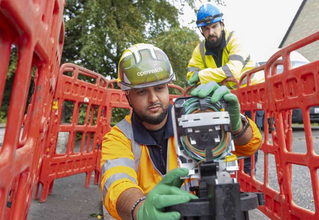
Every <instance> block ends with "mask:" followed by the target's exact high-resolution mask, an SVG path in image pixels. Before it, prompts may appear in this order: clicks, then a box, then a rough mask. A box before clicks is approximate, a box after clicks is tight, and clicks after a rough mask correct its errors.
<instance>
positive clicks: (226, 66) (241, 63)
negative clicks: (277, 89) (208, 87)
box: [187, 30, 264, 88]
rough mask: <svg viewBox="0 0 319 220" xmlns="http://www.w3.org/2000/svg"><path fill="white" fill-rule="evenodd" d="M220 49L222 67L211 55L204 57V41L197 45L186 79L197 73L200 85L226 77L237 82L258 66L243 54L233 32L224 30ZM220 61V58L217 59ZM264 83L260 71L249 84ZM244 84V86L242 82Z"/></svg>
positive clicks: (229, 84) (229, 83)
mask: <svg viewBox="0 0 319 220" xmlns="http://www.w3.org/2000/svg"><path fill="white" fill-rule="evenodd" d="M224 32H225V34H224V36H225V37H224V38H223V40H222V43H221V47H222V50H223V52H222V66H220V67H218V66H217V64H216V62H215V60H214V57H213V55H206V47H205V40H204V41H202V42H201V43H200V44H198V45H197V46H196V48H195V50H194V51H193V55H192V58H191V59H190V61H189V63H188V69H187V72H188V73H187V79H188V80H189V79H190V78H191V77H192V76H193V74H194V73H195V72H197V73H198V76H199V79H200V83H201V84H202V83H204V84H206V83H208V82H209V81H215V82H217V83H220V82H222V81H223V80H225V79H226V78H228V77H234V78H235V79H237V80H239V79H240V77H241V76H242V75H243V74H244V73H245V72H246V71H248V70H251V69H253V68H255V67H257V66H258V64H257V63H256V62H255V61H252V60H251V59H250V55H249V54H247V53H245V52H244V50H243V48H242V46H241V44H240V43H239V40H238V38H237V37H236V34H235V32H233V31H231V32H230V31H227V30H224ZM219 59H221V57H219ZM261 82H264V73H263V72H262V71H260V72H257V73H255V74H254V76H253V78H252V81H251V84H257V83H261ZM234 84H235V83H232V82H228V83H227V84H226V85H227V86H229V87H230V88H232V87H233V86H234ZM244 84H246V83H245V82H244Z"/></svg>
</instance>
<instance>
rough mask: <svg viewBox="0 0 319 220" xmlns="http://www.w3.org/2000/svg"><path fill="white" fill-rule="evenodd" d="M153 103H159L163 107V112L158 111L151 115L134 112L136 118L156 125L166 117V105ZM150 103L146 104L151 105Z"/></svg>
mask: <svg viewBox="0 0 319 220" xmlns="http://www.w3.org/2000/svg"><path fill="white" fill-rule="evenodd" d="M154 105H160V106H161V108H162V109H163V112H162V113H160V114H159V115H157V116H151V115H147V114H142V113H141V114H140V113H137V112H134V113H135V115H136V116H137V118H138V119H139V120H140V121H141V122H146V123H148V124H152V125H157V124H160V123H161V122H162V121H163V120H164V119H165V117H166V115H167V113H168V107H167V108H164V107H163V105H162V104H159V103H157V104H154ZM151 106H152V105H150V106H148V107H151Z"/></svg>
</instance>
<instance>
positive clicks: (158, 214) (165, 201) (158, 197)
mask: <svg viewBox="0 0 319 220" xmlns="http://www.w3.org/2000/svg"><path fill="white" fill-rule="evenodd" d="M188 172H189V170H188V169H186V168H177V169H174V170H172V171H170V172H168V173H167V174H166V175H165V176H164V177H163V179H162V180H161V181H160V182H159V183H158V184H157V185H156V186H155V187H154V188H153V189H152V190H151V191H150V192H149V193H148V195H147V197H146V200H145V202H144V203H143V204H142V206H141V207H140V209H139V210H138V212H137V219H138V220H145V219H150V220H156V219H161V220H162V219H165V220H166V219H176V220H177V219H180V218H181V214H180V213H179V212H162V209H163V208H164V207H167V206H172V205H177V204H181V203H186V202H189V200H191V199H197V198H198V197H197V196H195V195H193V194H190V193H188V192H186V191H184V190H182V189H180V187H181V185H182V183H183V181H182V180H181V179H180V177H183V176H187V175H188Z"/></svg>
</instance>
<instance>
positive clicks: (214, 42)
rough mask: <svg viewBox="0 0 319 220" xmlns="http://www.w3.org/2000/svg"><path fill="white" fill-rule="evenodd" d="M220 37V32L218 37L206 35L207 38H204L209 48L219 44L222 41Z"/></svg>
mask: <svg viewBox="0 0 319 220" xmlns="http://www.w3.org/2000/svg"><path fill="white" fill-rule="evenodd" d="M211 37H214V38H211ZM222 37H223V35H222V34H221V35H220V36H219V37H217V36H208V38H207V39H206V42H207V46H208V47H209V48H214V47H218V46H219V45H220V43H221V42H222Z"/></svg>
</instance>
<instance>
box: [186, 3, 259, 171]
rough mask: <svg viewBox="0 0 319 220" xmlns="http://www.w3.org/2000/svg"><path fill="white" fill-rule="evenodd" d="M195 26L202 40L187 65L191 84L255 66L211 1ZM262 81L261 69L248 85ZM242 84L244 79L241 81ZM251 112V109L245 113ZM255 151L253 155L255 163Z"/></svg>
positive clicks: (246, 168)
mask: <svg viewBox="0 0 319 220" xmlns="http://www.w3.org/2000/svg"><path fill="white" fill-rule="evenodd" d="M196 24H197V27H198V28H199V30H200V32H201V33H202V35H203V36H204V37H205V40H204V41H202V42H201V43H200V44H199V45H197V47H196V48H195V50H194V51H193V55H192V58H191V60H190V61H189V64H188V70H187V71H188V73H187V79H188V82H189V84H190V85H191V86H194V85H197V84H200V83H208V82H209V81H215V82H217V83H221V82H222V81H224V80H225V79H227V78H235V79H237V80H239V79H240V77H241V76H242V75H243V74H244V73H245V72H247V71H248V70H251V69H253V68H255V67H257V66H258V64H257V63H256V62H255V61H253V60H251V58H250V55H249V54H248V53H246V52H244V50H243V48H242V46H241V44H240V43H239V39H238V38H237V36H236V34H235V32H234V31H229V30H226V29H225V24H224V21H223V13H221V11H220V10H219V9H218V8H217V7H216V6H215V5H213V4H211V3H207V4H204V5H202V6H201V7H200V8H199V10H198V12H197V21H196ZM263 81H264V74H263V72H257V73H255V74H254V75H253V78H252V81H251V84H257V83H261V82H263ZM243 83H244V84H246V79H244V81H243ZM226 85H227V86H228V87H229V88H235V87H236V84H235V83H234V82H227V83H226ZM247 114H248V115H251V112H247ZM263 116H264V112H263V111H257V112H256V122H257V126H258V128H259V129H261V127H263ZM257 159H258V152H256V155H255V163H257ZM250 163H251V161H250V158H246V159H245V162H244V171H245V172H246V173H250V168H251V164H250Z"/></svg>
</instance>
